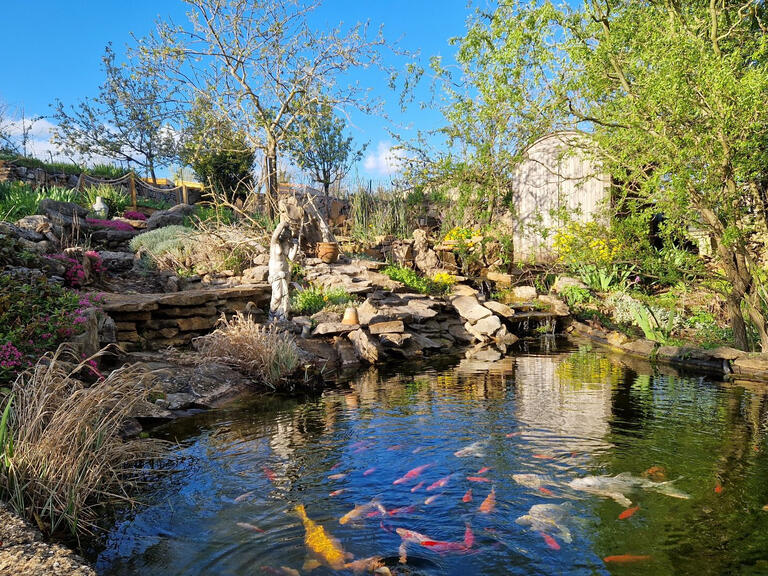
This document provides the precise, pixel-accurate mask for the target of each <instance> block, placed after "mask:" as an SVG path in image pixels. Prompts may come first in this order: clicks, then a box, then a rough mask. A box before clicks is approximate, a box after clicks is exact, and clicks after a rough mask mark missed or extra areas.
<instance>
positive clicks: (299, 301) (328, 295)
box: [291, 286, 353, 315]
mask: <svg viewBox="0 0 768 576" xmlns="http://www.w3.org/2000/svg"><path fill="white" fill-rule="evenodd" d="M352 300H353V297H352V296H351V295H350V294H349V292H347V291H346V290H345V289H344V287H343V286H336V287H334V288H324V287H322V286H308V287H306V288H304V289H303V290H298V291H296V292H295V293H294V294H293V296H292V297H291V312H293V313H294V314H300V315H312V314H315V313H316V312H319V311H320V310H323V309H324V308H328V307H333V306H343V305H344V304H347V303H348V302H350V301H352Z"/></svg>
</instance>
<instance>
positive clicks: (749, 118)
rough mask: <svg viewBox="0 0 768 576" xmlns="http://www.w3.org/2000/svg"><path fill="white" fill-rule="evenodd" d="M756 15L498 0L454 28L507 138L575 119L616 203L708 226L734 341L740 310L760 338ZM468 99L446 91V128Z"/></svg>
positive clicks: (742, 332) (461, 116) (760, 74)
mask: <svg viewBox="0 0 768 576" xmlns="http://www.w3.org/2000/svg"><path fill="white" fill-rule="evenodd" d="M767 23H768V7H767V6H766V4H765V2H763V1H761V0H742V1H740V2H722V1H720V0H710V1H709V2H701V1H696V0H688V1H684V0H640V1H638V0H588V1H586V2H584V3H581V4H578V5H576V4H573V3H571V4H568V3H563V4H562V5H558V6H555V5H554V4H552V3H551V2H540V1H531V2H522V1H518V0H504V1H502V2H500V3H499V5H498V7H497V8H496V9H495V10H494V11H493V12H491V13H486V12H481V11H478V12H476V13H475V14H474V16H473V17H472V18H471V19H470V26H469V31H468V33H467V35H466V36H465V37H464V38H462V39H460V40H459V58H460V62H462V63H463V64H462V66H463V67H464V68H466V69H467V70H468V71H469V79H470V80H473V82H472V90H471V92H470V93H471V94H476V95H479V96H481V97H483V99H484V98H485V95H486V94H490V95H491V96H492V97H496V98H498V99H499V100H506V101H507V102H510V106H509V110H508V111H507V112H505V113H504V114H503V115H502V118H512V119H514V123H515V124H517V123H519V124H520V126H519V127H516V128H514V130H513V132H512V139H513V141H514V142H520V143H522V142H523V141H524V140H526V139H528V137H529V135H534V134H537V133H538V134H537V135H542V134H543V132H544V131H545V130H551V129H553V128H568V129H573V130H577V131H580V132H582V133H584V134H586V135H588V137H589V138H588V140H589V141H590V145H589V146H588V147H587V150H588V151H589V152H590V153H592V154H594V155H595V156H596V157H597V158H598V159H599V161H600V162H601V163H602V165H603V166H604V168H605V169H606V170H607V171H608V172H609V173H610V174H611V175H612V176H613V177H614V181H615V182H617V183H618V185H619V186H618V187H619V189H620V191H621V192H623V195H624V197H625V199H626V200H627V202H628V204H626V203H625V206H627V205H629V206H632V204H633V203H634V205H636V206H638V207H641V206H645V207H647V206H653V207H654V209H655V210H656V211H658V212H663V213H664V215H665V217H666V219H667V226H668V227H672V228H676V230H677V232H678V233H680V234H685V233H686V232H687V230H688V228H698V229H703V230H705V231H706V232H707V233H708V235H709V237H710V238H711V241H712V244H713V246H714V249H715V250H714V253H715V257H716V261H717V264H718V265H719V269H720V270H721V271H722V275H723V278H724V279H725V280H726V281H727V282H726V283H725V284H724V285H726V286H727V287H726V288H725V289H724V293H725V296H726V301H727V306H728V311H729V314H730V318H731V326H732V328H733V330H734V336H735V341H736V344H737V346H739V347H740V348H746V347H747V346H748V338H747V330H746V324H745V319H744V313H746V314H747V316H748V318H749V320H750V321H751V322H752V324H753V325H754V326H755V328H756V329H757V331H758V332H759V335H760V340H761V345H762V348H763V350H764V351H768V329H767V327H766V315H765V310H766V300H765V299H764V298H763V296H764V295H766V293H767V292H766V290H765V278H764V273H763V272H762V266H761V265H760V263H761V261H762V259H763V257H764V254H765V247H766V246H765V244H766V240H767V239H768V235H766V230H768V205H767V204H766V196H767V195H768V188H767V186H766V184H767V183H768V179H767V178H766V175H768V146H766V143H767V142H768V107H767V106H766V105H765V102H766V99H767V98H768V58H767V57H766V56H768V52H767V51H768V34H766V32H768V28H767V27H766V26H767ZM449 96H450V94H449ZM480 102H481V103H483V109H481V110H480V112H481V114H480V115H479V116H478V118H477V119H475V118H474V117H473V112H474V110H475V107H474V106H473V105H472V103H468V102H467V101H466V100H465V99H457V98H452V99H451V108H450V111H451V113H452V114H454V115H456V116H457V118H456V119H455V120H453V119H452V122H451V128H452V129H457V130H459V131H460V132H462V133H470V129H473V128H475V127H476V126H478V124H479V125H480V126H482V125H483V122H484V121H485V120H486V119H488V118H493V116H494V114H493V107H488V111H487V112H485V110H484V108H486V106H485V104H484V100H481V101H480ZM462 122H466V123H468V127H469V128H463V127H462ZM508 127H509V124H500V125H499V130H500V131H502V132H503V131H506V130H507V128H508ZM585 141H587V140H586V139H585ZM469 158H472V156H469Z"/></svg>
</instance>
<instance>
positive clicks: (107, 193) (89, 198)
mask: <svg viewBox="0 0 768 576" xmlns="http://www.w3.org/2000/svg"><path fill="white" fill-rule="evenodd" d="M97 196H101V198H102V200H104V203H105V204H106V205H107V206H108V207H109V217H110V218H111V217H113V216H117V215H118V214H122V213H123V212H125V209H126V208H127V207H128V206H129V205H130V203H131V198H130V197H129V196H128V194H126V193H125V192H123V191H122V190H121V189H119V188H116V187H114V186H110V185H109V184H99V185H98V186H88V187H87V188H85V189H84V190H83V192H82V197H81V202H82V204H83V205H84V206H85V207H86V208H88V209H90V208H91V207H92V206H93V204H94V203H95V202H96V197H97Z"/></svg>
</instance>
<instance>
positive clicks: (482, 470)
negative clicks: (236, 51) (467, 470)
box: [475, 466, 490, 476]
mask: <svg viewBox="0 0 768 576" xmlns="http://www.w3.org/2000/svg"><path fill="white" fill-rule="evenodd" d="M489 470H490V468H488V466H483V467H482V468H480V470H478V471H477V472H475V475H477V476H482V475H483V474H485V473H486V472H488V471H489Z"/></svg>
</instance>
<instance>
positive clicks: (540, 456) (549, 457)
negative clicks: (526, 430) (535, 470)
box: [533, 454, 554, 460]
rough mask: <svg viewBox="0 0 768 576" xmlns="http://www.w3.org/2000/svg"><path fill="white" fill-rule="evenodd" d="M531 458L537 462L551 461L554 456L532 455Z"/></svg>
mask: <svg viewBox="0 0 768 576" xmlns="http://www.w3.org/2000/svg"><path fill="white" fill-rule="evenodd" d="M533 457H534V458H536V459H537V460H552V459H553V458H554V456H552V455H550V454H534V455H533Z"/></svg>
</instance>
